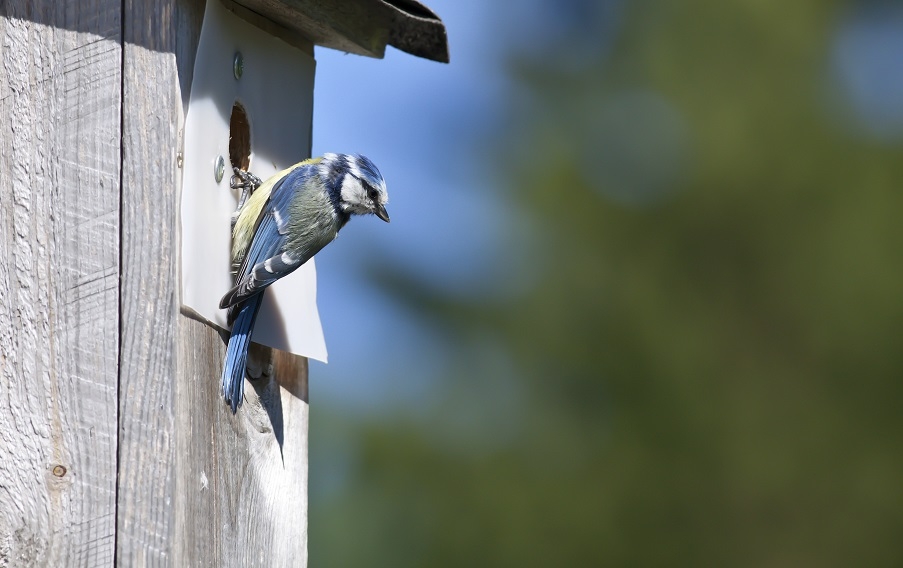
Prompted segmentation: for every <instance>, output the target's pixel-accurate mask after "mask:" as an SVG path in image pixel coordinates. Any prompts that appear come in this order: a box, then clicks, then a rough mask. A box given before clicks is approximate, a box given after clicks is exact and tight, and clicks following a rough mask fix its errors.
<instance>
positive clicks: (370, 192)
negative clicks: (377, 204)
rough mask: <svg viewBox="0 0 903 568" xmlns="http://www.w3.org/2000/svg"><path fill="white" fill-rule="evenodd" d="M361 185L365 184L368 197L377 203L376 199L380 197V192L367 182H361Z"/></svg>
mask: <svg viewBox="0 0 903 568" xmlns="http://www.w3.org/2000/svg"><path fill="white" fill-rule="evenodd" d="M361 184H363V186H364V189H365V190H366V191H367V196H368V197H369V198H370V199H372V200H374V201H376V198H377V197H379V192H378V191H376V188H375V187H373V186H372V185H370V184H369V183H367V182H365V181H364V180H361Z"/></svg>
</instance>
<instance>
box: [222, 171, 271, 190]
mask: <svg viewBox="0 0 903 568" xmlns="http://www.w3.org/2000/svg"><path fill="white" fill-rule="evenodd" d="M261 183H263V182H262V181H260V178H259V177H257V176H255V175H254V174H252V173H251V172H247V171H245V170H242V169H239V168H232V179H230V180H229V187H231V188H232V189H247V190H248V191H249V192H250V193H254V191H255V190H256V189H257V188H258V187H260V184H261Z"/></svg>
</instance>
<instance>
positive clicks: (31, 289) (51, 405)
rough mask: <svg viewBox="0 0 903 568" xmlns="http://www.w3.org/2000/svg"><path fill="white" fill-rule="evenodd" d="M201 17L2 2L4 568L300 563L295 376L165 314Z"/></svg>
mask: <svg viewBox="0 0 903 568" xmlns="http://www.w3.org/2000/svg"><path fill="white" fill-rule="evenodd" d="M203 7H204V0H158V1H152V2H141V1H139V0H126V2H125V3H124V4H122V3H120V1H119V0H116V1H115V2H110V1H101V0H90V1H89V0H82V1H81V2H78V3H61V2H51V1H49V0H48V1H46V2H34V1H31V0H20V1H14V0H5V1H4V2H2V3H0V568H5V567H6V566H33V565H52V566H72V565H75V566H110V565H112V564H114V563H117V564H121V565H123V566H146V565H155V566H195V565H210V566H245V565H266V566H305V565H306V563H307V471H308V469H307V448H308V443H307V432H308V406H307V361H306V360H305V359H303V358H300V357H295V356H291V355H288V354H285V353H279V352H274V351H272V350H269V349H265V348H255V354H254V357H253V360H254V361H255V362H256V367H255V368H256V369H257V371H256V373H257V374H258V375H259V377H260V378H259V379H257V380H255V381H253V383H251V384H250V386H248V388H247V399H246V401H245V404H244V406H243V408H242V411H241V412H240V413H239V414H238V415H236V416H233V415H232V414H231V413H230V412H229V411H228V409H227V407H226V406H225V405H224V404H223V403H222V400H221V398H220V395H219V374H220V372H221V366H222V360H223V355H224V341H223V338H222V337H221V336H220V334H219V333H218V332H217V331H215V330H214V329H213V328H211V327H209V326H207V325H205V324H202V323H198V322H197V321H194V320H192V319H189V318H188V317H186V316H183V315H180V314H179V311H178V307H179V304H178V289H179V279H178V278H179V274H178V266H179V263H178V262H177V260H178V254H179V242H178V224H177V212H178V208H179V203H180V189H181V188H180V187H179V185H180V183H181V177H180V170H179V167H178V155H179V152H180V150H181V147H180V144H181V128H182V125H183V124H184V117H185V112H186V111H187V101H188V100H189V99H188V97H189V91H190V84H191V77H192V73H193V69H194V53H195V49H196V46H197V41H198V37H199V34H200V26H201V20H202V14H203ZM121 14H125V16H123V17H120V16H121ZM224 222H228V220H224ZM117 425H118V427H117ZM54 472H56V473H54Z"/></svg>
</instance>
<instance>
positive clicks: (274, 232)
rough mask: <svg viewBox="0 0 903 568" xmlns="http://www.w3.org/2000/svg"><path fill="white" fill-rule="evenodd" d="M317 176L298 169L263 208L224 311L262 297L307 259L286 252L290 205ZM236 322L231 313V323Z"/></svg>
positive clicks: (306, 168) (222, 305) (280, 183)
mask: <svg viewBox="0 0 903 568" xmlns="http://www.w3.org/2000/svg"><path fill="white" fill-rule="evenodd" d="M312 175H314V170H313V168H312V167H311V166H309V165H304V166H301V167H298V168H295V169H294V170H292V171H291V172H289V173H288V174H286V176H285V177H283V178H282V179H281V180H279V181H278V182H277V183H276V184H275V185H274V186H273V190H272V191H271V192H270V198H269V199H268V200H267V202H266V204H264V206H263V210H262V211H261V213H260V217H258V219H257V225H256V227H255V229H254V237H253V239H252V240H251V246H250V247H249V248H248V252H247V253H246V254H245V256H244V259H243V261H242V264H241V267H240V268H239V269H238V273H237V278H238V279H237V281H236V282H235V287H234V288H232V289H231V290H229V291H228V292H227V293H226V295H225V296H223V299H222V300H221V301H220V308H231V307H233V306H236V305H237V304H240V303H241V302H242V301H244V300H246V299H248V298H250V297H251V296H253V295H255V294H259V293H260V292H262V291H263V290H264V289H266V287H267V286H269V285H270V284H272V283H273V282H275V281H276V280H279V279H280V278H282V277H283V276H286V275H288V274H290V273H291V272H293V271H294V270H296V269H297V268H298V267H299V266H301V265H302V264H304V261H306V260H307V259H306V258H300V257H295V256H294V255H292V254H291V253H289V252H286V250H285V243H286V240H287V236H286V233H287V231H288V222H289V205H290V204H291V202H292V199H293V198H294V197H295V194H296V192H300V191H304V187H305V183H306V182H307V180H308V179H309V178H310V176H312ZM232 319H233V314H232V310H231V309H230V313H229V321H230V323H231V320H232Z"/></svg>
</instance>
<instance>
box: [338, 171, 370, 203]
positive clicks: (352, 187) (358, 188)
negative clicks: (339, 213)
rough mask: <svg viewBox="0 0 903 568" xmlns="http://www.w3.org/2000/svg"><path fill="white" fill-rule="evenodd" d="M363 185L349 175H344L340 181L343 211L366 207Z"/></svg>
mask: <svg viewBox="0 0 903 568" xmlns="http://www.w3.org/2000/svg"><path fill="white" fill-rule="evenodd" d="M365 199H366V198H365V193H364V187H363V186H362V185H361V182H360V181H359V180H357V179H355V178H353V177H351V176H345V180H344V181H343V182H342V204H343V205H342V208H343V209H344V210H345V211H349V210H351V211H360V210H362V209H366V207H364V203H365Z"/></svg>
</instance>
